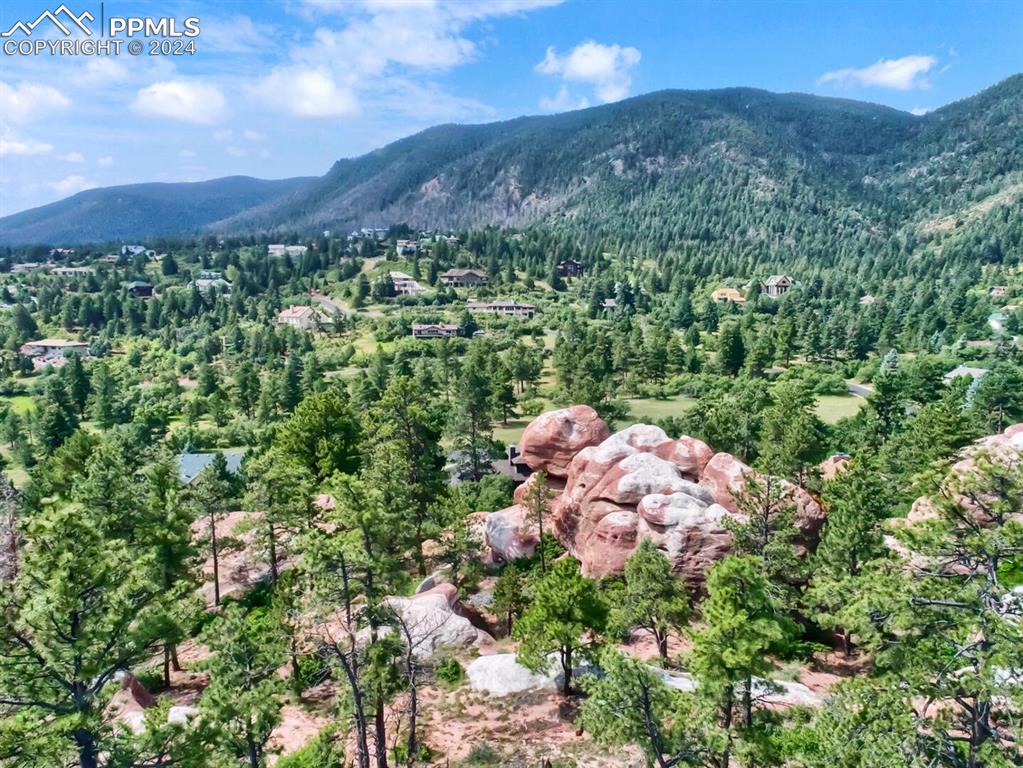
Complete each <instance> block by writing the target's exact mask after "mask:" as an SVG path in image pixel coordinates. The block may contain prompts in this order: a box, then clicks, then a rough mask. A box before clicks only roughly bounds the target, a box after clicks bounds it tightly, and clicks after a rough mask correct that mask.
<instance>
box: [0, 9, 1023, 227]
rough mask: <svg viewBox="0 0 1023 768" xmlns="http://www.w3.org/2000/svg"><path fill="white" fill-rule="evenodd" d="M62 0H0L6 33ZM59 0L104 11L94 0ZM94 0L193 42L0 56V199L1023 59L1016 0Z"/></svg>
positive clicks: (977, 83)
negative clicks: (584, 112) (625, 108)
mask: <svg viewBox="0 0 1023 768" xmlns="http://www.w3.org/2000/svg"><path fill="white" fill-rule="evenodd" d="M59 2H60V0H49V2H25V1H23V0H5V2H3V3H2V4H0V31H3V30H7V29H8V28H9V27H10V26H11V25H12V24H14V23H15V22H16V21H18V20H20V19H22V20H25V21H31V20H33V19H35V18H36V17H37V16H38V15H39V14H40V12H41V11H43V10H44V9H47V8H49V9H50V10H55V9H56V7H57V6H58V5H59ZM68 7H69V8H70V10H71V11H72V12H74V13H76V14H78V13H81V12H82V11H84V10H89V11H90V12H92V13H93V14H94V15H95V16H96V18H97V19H98V18H99V2H98V0H97V1H96V2H93V0H82V2H74V1H73V0H68ZM104 10H105V13H106V15H107V16H108V17H109V16H151V17H174V18H176V19H178V20H179V24H180V22H181V21H182V20H183V19H184V18H185V17H188V16H195V17H198V18H199V20H200V29H201V32H200V34H199V36H198V38H196V53H195V55H193V56H176V57H175V56H148V55H142V56H131V55H128V54H127V53H122V54H121V55H119V56H108V57H106V56H74V57H67V56H64V57H56V56H50V55H45V54H44V55H42V56H22V55H14V56H7V55H0V215H5V214H9V213H13V212H15V211H18V210H22V209H25V208H28V207H32V206H36V205H40V204H43V203H47V202H51V201H53V200H57V199H60V198H63V197H66V196H67V195H69V194H73V193H74V192H77V191H80V190H81V189H85V188H88V187H93V186H109V185H113V184H125V183H134V182H141V181H193V180H200V179H208V178H215V177H218V176H225V175H231V174H246V175H252V176H260V177H264V178H280V177H286V176H299V175H319V174H322V173H324V172H325V171H326V170H327V169H328V168H329V167H330V165H331V163H333V162H334V161H335V160H337V159H338V158H341V157H347V156H352V155H357V154H361V153H363V152H366V151H369V150H371V149H373V148H375V147H378V146H381V145H383V144H385V143H387V142H389V141H393V140H394V139H397V138H400V137H402V136H406V135H409V134H411V133H414V132H416V131H419V130H421V129H423V128H426V127H429V126H430V125H435V124H437V123H441V122H486V121H491V120H500V119H505V118H510V117H515V116H518V115H523V114H538V113H544V112H556V111H564V110H566V109H575V108H579V107H584V106H594V105H597V104H601V103H606V102H609V101H615V100H618V99H621V98H626V97H628V96H632V95H636V94H639V93H646V92H649V91H654V90H659V89H662V88H695V89H700V88H719V87H727V86H736V85H745V86H754V87H759V88H766V89H768V90H772V91H801V92H807V93H816V94H821V95H827V96H842V97H846V98H853V99H861V100H866V101H873V102H878V103H882V104H887V105H890V106H893V107H895V108H898V109H902V110H907V111H910V110H915V111H917V112H922V111H925V110H929V109H934V108H936V107H939V106H941V105H943V104H947V103H949V102H951V101H955V100H956V99H960V98H963V97H965V96H969V95H971V94H974V93H976V92H977V91H979V90H981V89H983V88H985V87H987V86H989V85H992V84H994V83H996V82H998V81H999V80H1001V79H1003V78H1005V77H1007V76H1009V75H1011V74H1015V73H1017V72H1020V71H1023V2H1021V0H986V1H976V2H950V1H945V2H909V1H903V2H798V1H796V0H793V1H791V2H770V1H768V0H760V1H759V2H738V1H736V2H727V1H726V0H714V1H712V0H707V1H705V2H688V1H686V0H674V1H673V2H671V1H669V0H627V1H620V0H564V1H560V2H559V0H283V1H282V2H261V1H260V0H250V1H248V2H223V1H221V2H215V3H213V2H197V1H194V0H186V1H185V2H180V1H177V0H166V1H164V0H151V1H144V2H129V1H128V0H108V1H107V2H106V3H105V7H104ZM41 29H42V27H40V28H39V29H37V31H36V33H35V36H36V37H37V38H38V37H39V36H44V35H46V33H45V32H40V31H39V30H41ZM17 36H18V37H20V33H18V35H17Z"/></svg>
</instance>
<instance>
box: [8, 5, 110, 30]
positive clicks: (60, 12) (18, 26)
mask: <svg viewBox="0 0 1023 768" xmlns="http://www.w3.org/2000/svg"><path fill="white" fill-rule="evenodd" d="M95 20H96V17H95V16H93V15H92V14H91V13H89V12H88V11H85V12H84V13H82V14H81V15H80V16H75V15H74V14H73V13H72V12H71V10H70V9H69V8H68V7H67V6H66V5H64V4H63V3H61V4H60V6H59V7H58V8H57V10H55V11H49V10H46V11H43V12H42V13H40V14H39V17H38V18H37V19H36V20H35V21H30V22H28V23H27V24H26V23H25V22H24V21H16V22H14V25H13V26H12V27H11V28H10V29H8V30H7V31H6V32H0V37H13V36H14V34H15V33H16V32H21V33H23V34H24V35H25V36H26V37H31V36H32V32H34V31H35V28H36V27H38V26H39V25H40V24H42V23H43V22H44V21H49V22H50V23H51V24H52V25H53V26H55V27H56V28H57V29H59V30H60V31H61V32H63V33H64V36H65V37H70V36H71V31H72V28H73V27H78V29H80V30H81V31H82V32H84V33H85V34H87V35H89V36H90V37H91V36H92V29H90V28H89V26H88V25H87V24H86V23H85V22H86V21H95ZM72 25H73V26H72Z"/></svg>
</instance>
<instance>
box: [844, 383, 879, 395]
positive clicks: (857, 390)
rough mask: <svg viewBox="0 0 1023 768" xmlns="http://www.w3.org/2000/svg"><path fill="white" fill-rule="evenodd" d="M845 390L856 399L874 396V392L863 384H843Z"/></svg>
mask: <svg viewBox="0 0 1023 768" xmlns="http://www.w3.org/2000/svg"><path fill="white" fill-rule="evenodd" d="M845 388H846V389H848V390H849V394H850V395H855V396H856V397H867V396H869V395H872V394H874V390H872V389H871V388H870V387H868V386H865V385H863V384H853V383H852V382H851V381H847V382H846V383H845Z"/></svg>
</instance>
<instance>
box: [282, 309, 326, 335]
mask: <svg viewBox="0 0 1023 768" xmlns="http://www.w3.org/2000/svg"><path fill="white" fill-rule="evenodd" d="M326 319H327V318H326V317H325V316H324V315H323V314H321V313H320V312H318V311H317V310H315V309H313V308H312V307H308V306H304V305H296V306H294V307H288V308H287V309H282V310H281V311H280V312H278V313H277V325H290V326H291V327H292V328H301V329H302V330H303V331H316V330H319V328H320V325H321V324H322V323H323V322H324V321H325V320H326Z"/></svg>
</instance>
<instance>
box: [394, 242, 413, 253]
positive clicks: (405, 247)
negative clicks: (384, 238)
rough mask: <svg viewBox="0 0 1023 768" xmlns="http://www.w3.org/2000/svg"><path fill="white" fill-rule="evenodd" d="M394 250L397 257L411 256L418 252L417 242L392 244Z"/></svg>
mask: <svg viewBox="0 0 1023 768" xmlns="http://www.w3.org/2000/svg"><path fill="white" fill-rule="evenodd" d="M394 250H395V251H396V252H397V254H398V255H399V256H411V255H412V254H414V253H415V252H416V251H417V250H419V242H418V241H417V240H399V241H398V242H396V243H395V244H394Z"/></svg>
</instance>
